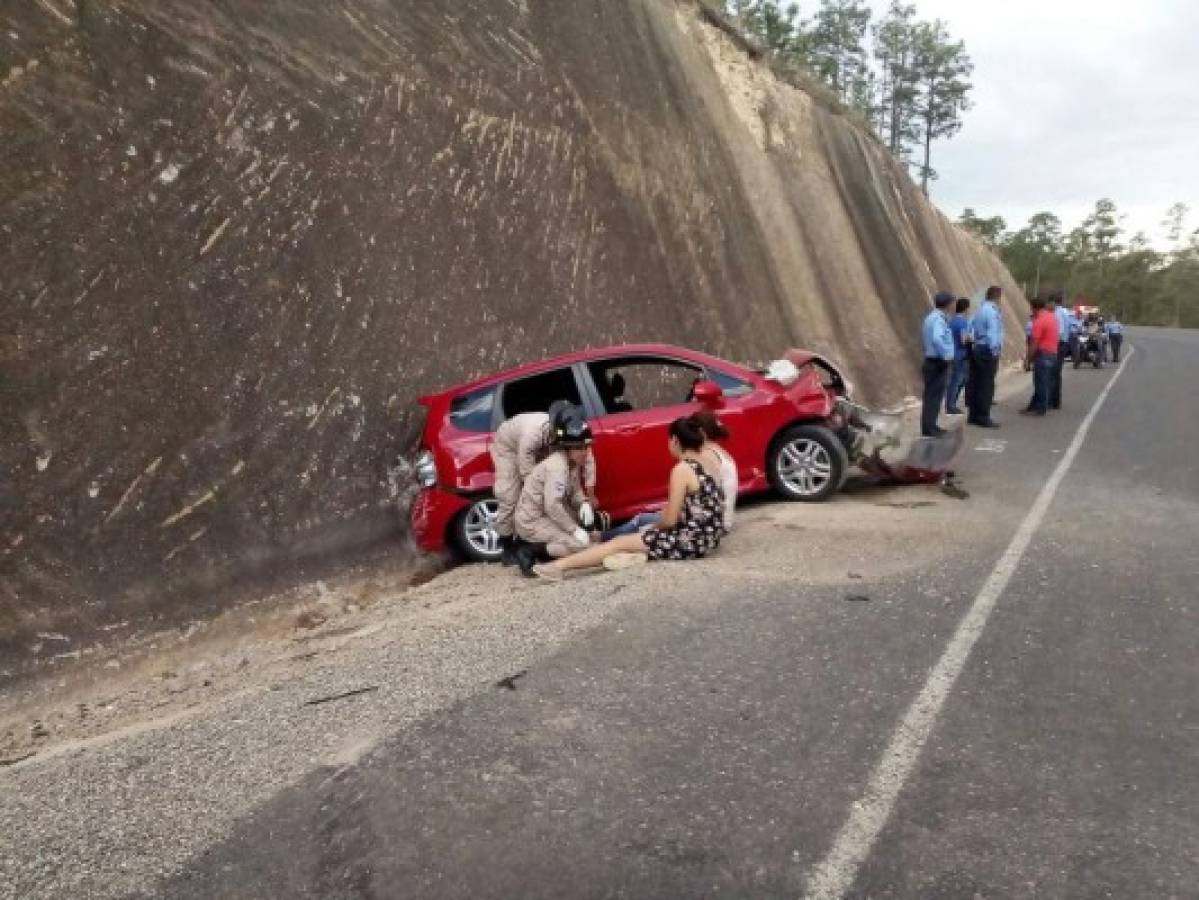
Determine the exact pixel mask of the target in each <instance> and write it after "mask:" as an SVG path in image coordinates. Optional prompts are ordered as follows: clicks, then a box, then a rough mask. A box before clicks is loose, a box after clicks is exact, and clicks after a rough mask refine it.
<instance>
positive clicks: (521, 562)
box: [516, 541, 549, 578]
mask: <svg viewBox="0 0 1199 900" xmlns="http://www.w3.org/2000/svg"><path fill="white" fill-rule="evenodd" d="M548 558H549V550H548V548H547V547H546V545H545V544H531V543H529V542H528V541H521V543H520V546H519V547H517V548H516V564H517V565H518V566H520V574H521V575H523V576H525V578H532V577H533V566H535V565H536V564H537V563H539V562H542V561H543V560H546V559H548Z"/></svg>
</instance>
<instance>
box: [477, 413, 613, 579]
mask: <svg viewBox="0 0 1199 900" xmlns="http://www.w3.org/2000/svg"><path fill="white" fill-rule="evenodd" d="M573 409H574V407H573V406H572V405H571V404H570V403H569V402H567V401H565V400H558V401H556V402H555V403H554V404H553V405H552V406H550V409H549V412H548V413H542V412H531V413H521V414H520V415H517V416H513V417H512V418H511V419H508V420H507V421H506V422H504V423H503V424H502V425H500V427H499V428H498V429H497V430H496V432H495V437H494V439H493V440H492V442H491V462H492V465H493V467H494V468H495V488H494V493H495V499H496V500H497V501H498V505H499V510H498V512H497V513H496V520H495V530H496V533H497V534H498V535H499V538H500V548H501V549H502V551H503V556H502V560H503V562H504V565H512V564H513V563H514V562H516V559H515V552H516V543H517V540H516V529H515V520H514V517H515V513H516V505H517V503H518V502H519V501H520V491H521V486H522V485H524V483H525V479H527V478H528V477H529V475H530V474H531V473H532V471H533V469H534V467H535V466H536V465H537V463H539V462H540V461H541V460H542V459H543V458H544V457H545V455H546V453H548V452H549V448H550V442H551V440H552V438H553V432H554V428H553V423H554V422H555V421H557V420H559V419H561V417H562V416H564V415H566V414H568V413H570V412H571V411H572V410H573ZM595 481H596V469H595V457H594V456H592V454H591V452H590V451H588V453H587V461H586V463H585V466H584V470H583V486H584V488H585V490H586V491H587V494H588V500H589V504H588V509H587V510H584V519H589V518H590V519H593V518H594V508H595V506H596V502H595ZM586 524H587V526H588V527H590V525H591V522H590V521H588V522H586Z"/></svg>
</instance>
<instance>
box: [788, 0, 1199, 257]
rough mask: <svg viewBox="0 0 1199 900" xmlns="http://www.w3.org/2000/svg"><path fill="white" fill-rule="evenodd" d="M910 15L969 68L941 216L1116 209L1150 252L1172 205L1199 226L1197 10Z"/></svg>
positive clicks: (1033, 7)
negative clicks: (941, 27)
mask: <svg viewBox="0 0 1199 900" xmlns="http://www.w3.org/2000/svg"><path fill="white" fill-rule="evenodd" d="M915 2H916V7H917V9H918V13H919V15H920V16H921V17H922V18H926V19H932V18H940V19H944V20H945V22H946V23H947V25H948V27H949V30H950V32H951V33H952V34H953V35H954V36H955V37H958V38H961V39H962V40H964V41H965V43H966V48H967V51H968V52H969V53H970V55H971V58H972V59H973V60H974V64H975V70H974V78H973V81H974V84H975V90H974V93H973V100H974V107H973V108H972V109H971V110H969V111H968V112H967V113H966V117H965V126H964V128H963V129H962V131H961V133H959V134H958V135H957V136H956V137H955V138H953V139H952V140H949V141H942V142H939V143H938V144H936V145H934V148H933V166H934V168H936V169H937V170H938V172H939V173H940V175H941V178H940V180H939V181H938V182H935V183H934V184H933V186H932V193H933V199H934V200H935V201H936V202H937V203H938V205H940V206H941V208H942V209H944V210H945V211H946V213H948V214H949V215H951V216H955V217H956V216H957V214H958V213H960V212H961V210H962V208H963V207H966V206H972V207H974V208H975V209H976V210H977V211H978V212H979V213H980V214H987V215H996V214H997V215H1002V216H1004V217H1005V218H1006V219H1007V220H1008V223H1009V226H1012V227H1018V226H1019V225H1021V224H1023V222H1024V221H1025V220H1026V219H1027V217H1028V215H1030V214H1031V213H1033V212H1037V211H1040V210H1049V211H1052V212H1055V213H1057V214H1059V215H1060V216H1061V217H1062V218H1063V219H1064V220H1065V221H1066V223H1067V226H1069V225H1072V224H1074V223H1076V222H1077V220H1078V219H1080V218H1081V217H1082V216H1084V215H1085V214H1086V213H1087V212H1088V211H1089V210H1090V209H1091V208H1092V207H1093V206H1094V203H1095V201H1096V200H1097V199H1099V198H1100V197H1110V198H1112V199H1113V200H1114V201H1115V202H1116V204H1117V206H1118V208H1119V209H1120V210H1121V211H1123V212H1124V213H1126V214H1127V218H1126V221H1125V225H1126V227H1128V229H1129V231H1130V232H1133V231H1138V230H1142V231H1145V232H1147V233H1148V234H1149V235H1150V237H1151V238H1152V239H1154V240H1155V241H1157V242H1161V241H1162V240H1163V239H1164V238H1163V236H1162V234H1161V229H1160V222H1161V219H1162V217H1163V215H1164V213H1165V210H1166V208H1167V207H1168V206H1169V205H1170V204H1171V203H1174V202H1175V201H1179V200H1181V201H1183V202H1186V203H1188V204H1190V205H1191V207H1192V208H1194V209H1195V210H1196V218H1197V219H1199V164H1197V161H1199V104H1197V103H1196V99H1197V98H1196V90H1197V89H1196V85H1199V2H1196V0H1145V2H1142V3H1139V4H1132V3H1128V2H1127V0H1106V2H1101V0H1090V2H1088V0H1006V2H1002V3H999V2H996V3H983V2H979V0H915ZM812 6H813V4H812V3H809V4H807V5H806V7H805V9H807V10H809V11H810V8H811V7H812ZM874 6H875V9H876V15H881V14H882V12H883V11H884V10H885V7H886V6H887V2H886V0H874ZM1197 224H1199V221H1196V222H1192V226H1191V227H1195V225H1197Z"/></svg>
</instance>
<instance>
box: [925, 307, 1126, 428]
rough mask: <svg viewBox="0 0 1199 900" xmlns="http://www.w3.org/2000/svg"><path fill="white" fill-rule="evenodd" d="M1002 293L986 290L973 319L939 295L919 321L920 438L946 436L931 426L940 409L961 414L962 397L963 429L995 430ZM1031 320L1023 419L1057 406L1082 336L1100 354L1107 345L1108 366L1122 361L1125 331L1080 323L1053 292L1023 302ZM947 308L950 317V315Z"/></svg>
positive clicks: (1094, 321)
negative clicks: (1091, 336) (1093, 340)
mask: <svg viewBox="0 0 1199 900" xmlns="http://www.w3.org/2000/svg"><path fill="white" fill-rule="evenodd" d="M1001 297H1002V290H1001V289H1000V288H999V287H995V286H992V287H989V288H987V293H986V298H985V299H984V300H983V302H982V305H981V306H980V308H979V310H978V312H976V313H975V314H974V316H973V317H969V316H968V315H967V313H968V312H969V310H970V300H969V299H967V298H965V297H961V298H957V299H955V298H954V296H953V295H952V294H950V293H947V292H945V291H940V292H938V293H937V294H936V296H934V297H933V306H934V309H933V310H932V312H930V313H929V314H928V316H927V317H926V318H925V320H924V325H923V328H922V342H923V346H924V365H923V370H922V371H923V375H924V402H923V411H922V415H921V417H920V433H921V434H922V435H923V436H925V437H937V436H939V435H942V434H944V433H945V431H944V429H942V428H941V427H940V426H939V425H938V424H937V417H938V415H939V413H940V410H941V406H942V404H944V408H945V412H946V413H948V414H950V415H955V414H960V413H961V412H962V410H961V409H960V408H959V406H958V403H959V401H960V399H961V397H962V394H963V392H964V393H965V399H966V412H967V419H966V421H967V422H969V423H970V424H972V425H977V426H979V427H980V428H998V427H999V423H998V422H996V421H995V420H994V419H993V418H992V417H991V407H992V405H993V404H994V402H995V376H996V374H997V373H998V371H999V360H1000V357H1001V356H1002V353H1003V341H1004V329H1003V313H1002V311H1001V310H1000V308H999V301H1000V298H1001ZM1029 304H1030V306H1031V307H1032V315H1031V316H1030V317H1029V321H1028V325H1027V327H1026V329H1025V335H1026V337H1027V349H1026V351H1025V357H1024V370H1025V371H1026V372H1031V373H1032V378H1033V392H1032V397H1031V398H1030V400H1029V402H1028V405H1027V406H1026V407H1025V408H1024V409H1022V410H1021V411H1020V412H1021V413H1022V414H1024V415H1034V416H1043V415H1045V414H1046V413H1047V412H1048V411H1049V410H1051V409H1061V406H1062V369H1063V367H1064V366H1065V363H1066V360H1067V359H1070V358H1072V357H1073V356H1074V354H1075V353H1077V352H1078V349H1077V342H1078V341H1079V340H1080V339H1084V338H1086V337H1087V335H1088V329H1090V330H1092V331H1094V332H1095V333H1096V335H1097V336H1098V337H1099V338H1100V339H1101V342H1102V343H1101V349H1100V352H1101V353H1103V354H1106V352H1107V348H1108V346H1109V345H1110V347H1111V353H1112V358H1113V360H1114V361H1115V362H1119V361H1120V346H1121V343H1122V342H1123V332H1124V327H1123V326H1122V325H1121V324H1120V323H1119V322H1117V321H1116V320H1114V319H1113V320H1112V321H1110V322H1104V321H1103V320H1102V319H1101V318H1098V317H1091V318H1090V319H1088V320H1087V321H1085V322H1084V321H1082V320H1080V319H1079V318H1078V317H1077V316H1075V315H1074V314H1073V313H1072V312H1071V311H1070V309H1069V308H1068V307H1067V306H1066V302H1065V293H1064V292H1063V291H1052V292H1050V293H1049V294H1048V295H1047V296H1042V295H1039V294H1038V295H1037V296H1035V297H1033V298H1032V300H1030V301H1029ZM950 307H953V314H952V315H950Z"/></svg>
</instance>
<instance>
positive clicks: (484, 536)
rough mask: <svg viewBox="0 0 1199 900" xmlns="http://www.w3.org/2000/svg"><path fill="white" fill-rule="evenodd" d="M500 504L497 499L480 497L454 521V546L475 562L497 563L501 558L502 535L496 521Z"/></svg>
mask: <svg viewBox="0 0 1199 900" xmlns="http://www.w3.org/2000/svg"><path fill="white" fill-rule="evenodd" d="M499 509H500V504H499V501H498V500H496V499H495V497H480V498H479V499H478V500H476V501H475V502H474V503H472V504H471V505H470V506H468V507H467V508H466V509H464V510H463V511H462V513H461V514H460V515H459V516H458V518H457V519H455V520H454V544H455V546H456V547H457V548H458V551H459V552H460V553H461V554H462V555H463V556H464V557H466V558H467V559H469V560H471V561H473V562H496V561H497V560H498V559H499V558H500V535H499V532H498V531H496V530H495V520H496V516H497V514H498V513H499Z"/></svg>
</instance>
